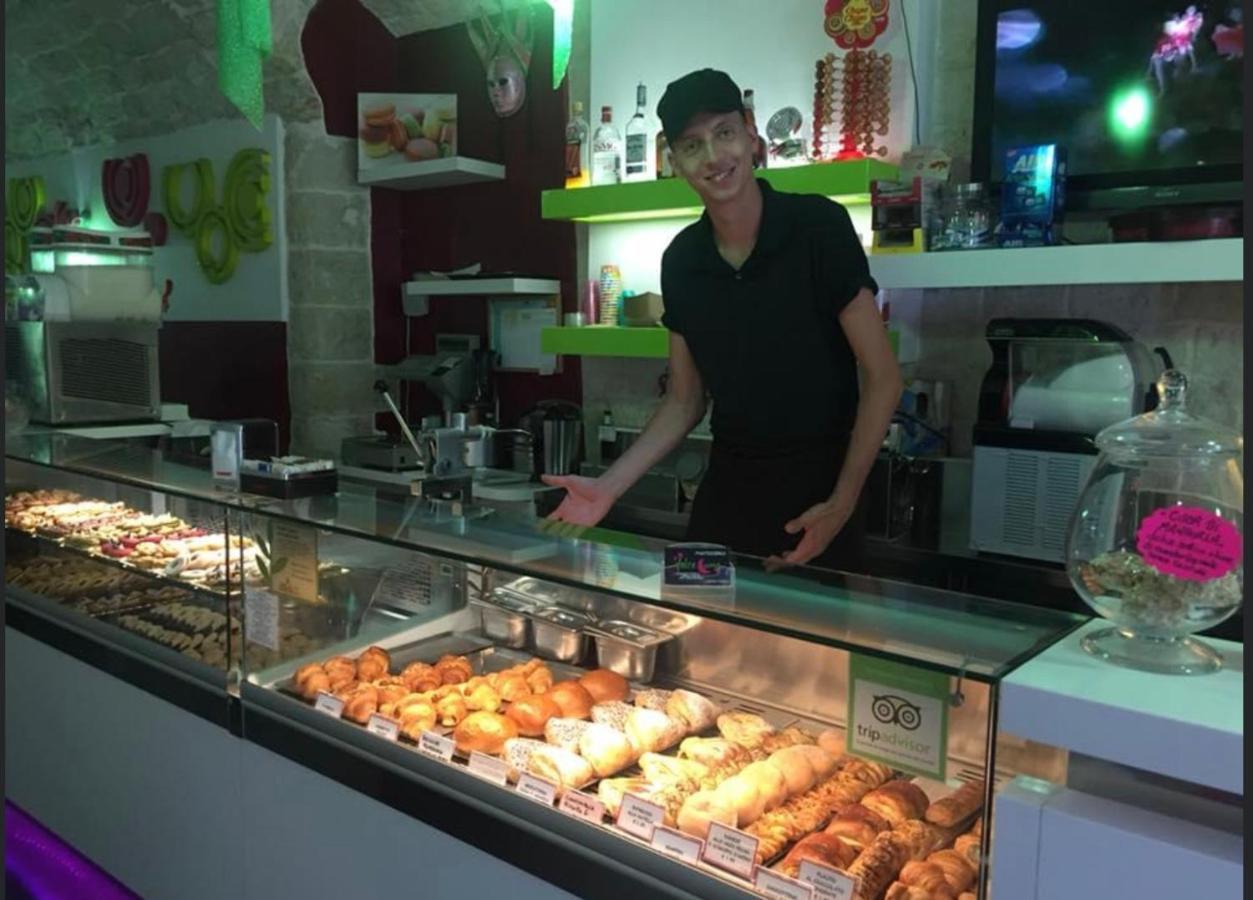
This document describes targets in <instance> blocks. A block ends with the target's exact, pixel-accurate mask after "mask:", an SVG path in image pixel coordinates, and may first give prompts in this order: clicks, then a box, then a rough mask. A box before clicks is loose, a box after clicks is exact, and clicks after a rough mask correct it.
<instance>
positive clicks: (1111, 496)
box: [1066, 369, 1244, 674]
mask: <svg viewBox="0 0 1253 900" xmlns="http://www.w3.org/2000/svg"><path fill="white" fill-rule="evenodd" d="M1187 394H1188V383H1187V379H1186V378H1185V377H1184V375H1183V374H1182V373H1181V372H1179V371H1177V370H1174V369H1171V370H1168V371H1166V372H1165V373H1164V374H1163V375H1162V377H1161V380H1160V381H1159V382H1158V395H1159V397H1160V403H1159V405H1158V407H1157V409H1156V410H1154V411H1152V412H1149V413H1145V414H1144V415H1140V416H1136V417H1134V418H1132V419H1127V420H1126V421H1123V422H1119V423H1117V424H1114V425H1111V426H1109V427H1108V428H1106V429H1104V430H1103V431H1102V432H1101V433H1100V434H1098V435H1097V437H1096V443H1097V447H1098V448H1099V449H1100V451H1101V455H1100V458H1099V459H1098V460H1097V462H1096V465H1095V466H1093V469H1092V473H1091V474H1090V475H1089V477H1088V481H1087V483H1086V485H1085V486H1084V489H1083V492H1082V494H1081V495H1080V498H1079V502H1078V505H1077V507H1076V510H1075V515H1074V518H1073V519H1072V521H1071V526H1070V532H1069V537H1068V540H1067V547H1066V564H1067V572H1068V574H1069V575H1070V580H1071V582H1072V583H1073V585H1074V587H1075V590H1077V591H1078V592H1079V594H1080V596H1082V597H1083V599H1084V600H1085V601H1086V602H1087V603H1088V604H1089V605H1090V606H1091V607H1092V608H1093V609H1095V610H1096V611H1097V612H1098V613H1099V614H1100V615H1102V616H1104V617H1105V618H1106V619H1109V620H1110V622H1112V623H1113V626H1114V627H1112V628H1106V629H1102V630H1099V631H1094V632H1092V633H1091V634H1089V635H1088V636H1087V637H1085V638H1084V640H1083V647H1084V649H1085V650H1086V651H1088V652H1089V653H1091V654H1093V655H1095V656H1099V657H1101V658H1103V659H1107V660H1109V661H1110V662H1114V663H1117V664H1120V665H1124V666H1129V667H1132V668H1136V669H1143V670H1147V671H1152V672H1162V673H1180V674H1192V673H1201V672H1213V671H1217V670H1218V669H1219V668H1220V667H1221V665H1222V657H1221V656H1220V655H1219V653H1218V652H1217V651H1215V650H1214V649H1213V648H1212V647H1210V646H1208V645H1207V644H1205V643H1203V642H1201V641H1199V640H1197V639H1195V638H1193V637H1191V635H1192V634H1193V633H1195V632H1198V631H1204V630H1205V629H1207V628H1211V627H1213V626H1214V625H1217V624H1218V623H1219V622H1222V621H1223V620H1224V619H1227V618H1228V617H1230V616H1232V615H1234V614H1235V612H1236V611H1237V610H1238V609H1239V608H1240V604H1241V602H1242V601H1243V598H1244V562H1243V544H1244V459H1243V454H1244V438H1243V436H1242V435H1241V434H1240V433H1238V432H1236V431H1233V430H1232V429H1229V428H1226V427H1224V426H1222V425H1220V424H1218V423H1216V422H1211V421H1208V420H1206V419H1202V418H1199V417H1196V416H1193V415H1192V414H1191V413H1189V412H1188V410H1187Z"/></svg>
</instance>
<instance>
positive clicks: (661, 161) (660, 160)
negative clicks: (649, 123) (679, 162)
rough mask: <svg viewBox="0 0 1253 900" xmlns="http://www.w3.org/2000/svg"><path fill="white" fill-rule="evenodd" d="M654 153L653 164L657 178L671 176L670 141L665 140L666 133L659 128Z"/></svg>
mask: <svg viewBox="0 0 1253 900" xmlns="http://www.w3.org/2000/svg"><path fill="white" fill-rule="evenodd" d="M655 143H656V145H657V150H656V154H655V155H654V156H653V164H654V168H655V169H656V177H657V178H673V177H674V167H673V166H671V164H670V143H669V142H668V141H667V140H666V133H665V132H664V131H662V130H660V129H658V130H657V139H656V141H655Z"/></svg>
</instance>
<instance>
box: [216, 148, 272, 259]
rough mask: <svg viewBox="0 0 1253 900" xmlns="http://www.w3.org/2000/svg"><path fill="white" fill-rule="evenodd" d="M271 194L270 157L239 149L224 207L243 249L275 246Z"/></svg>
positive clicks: (224, 191)
mask: <svg viewBox="0 0 1253 900" xmlns="http://www.w3.org/2000/svg"><path fill="white" fill-rule="evenodd" d="M269 192H270V154H268V153H266V152H265V151H264V150H257V149H251V150H240V151H239V152H238V153H236V154H235V158H234V159H232V160H231V164H230V167H229V168H228V169H227V170H226V184H225V185H224V186H223V188H222V206H223V208H224V209H225V210H226V221H227V222H228V223H229V224H230V226H231V234H232V235H233V236H234V238H235V240H236V242H237V243H238V244H239V247H240V249H241V250H244V251H246V252H248V253H259V252H260V251H262V250H264V249H265V248H266V247H268V246H270V244H272V243H274V232H273V231H272V230H271V229H270V210H269V207H267V206H266V205H265V197H266V195H267V194H268V193H269Z"/></svg>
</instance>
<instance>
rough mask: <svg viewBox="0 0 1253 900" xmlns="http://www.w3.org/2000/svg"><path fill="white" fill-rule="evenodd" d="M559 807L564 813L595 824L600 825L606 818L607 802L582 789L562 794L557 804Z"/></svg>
mask: <svg viewBox="0 0 1253 900" xmlns="http://www.w3.org/2000/svg"><path fill="white" fill-rule="evenodd" d="M557 808H558V809H559V810H561V811H562V812H563V813H568V814H570V815H572V816H574V817H575V818H576V819H582V820H583V821H584V822H591V823H592V824H593V825H599V824H600V823H601V822H603V821H604V819H605V804H603V803H601V802H600V800H598V799H597V798H596V797H593V796H592V795H591V794H585V793H583V792H582V791H566V792H565V793H564V794H562V795H561V802H560V803H559V804H557Z"/></svg>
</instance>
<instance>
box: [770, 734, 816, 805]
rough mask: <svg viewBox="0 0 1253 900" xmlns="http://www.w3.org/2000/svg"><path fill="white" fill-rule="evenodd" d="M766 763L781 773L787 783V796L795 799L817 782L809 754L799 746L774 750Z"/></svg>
mask: <svg viewBox="0 0 1253 900" xmlns="http://www.w3.org/2000/svg"><path fill="white" fill-rule="evenodd" d="M767 762H768V763H770V765H772V766H774V767H775V768H776V769H778V770H779V771H780V772H782V773H783V778H784V779H785V780H786V781H787V792H788V795H789V796H792V797H795V796H797V795H799V794H803V793H805V791H807V790H809V789H810V788H811V787H813V786H814V781H816V780H817V776H816V775H815V774H814V767H813V765H812V764H811V763H810V761H809V754H808V753H806V752H805V750H804V749H803V747H801V746H800V745H798V746H795V747H784V748H783V749H782V750H776V751H775V752H774V753H771V754H770V758H769V759H768V760H767Z"/></svg>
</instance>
